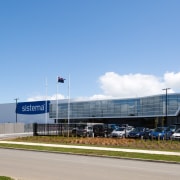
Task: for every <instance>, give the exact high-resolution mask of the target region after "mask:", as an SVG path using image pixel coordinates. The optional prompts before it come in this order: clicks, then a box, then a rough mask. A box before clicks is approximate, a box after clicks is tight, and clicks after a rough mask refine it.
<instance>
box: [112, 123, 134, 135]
mask: <svg viewBox="0 0 180 180" xmlns="http://www.w3.org/2000/svg"><path fill="white" fill-rule="evenodd" d="M132 130H133V127H132V126H128V127H119V128H117V129H115V130H113V131H112V133H111V137H119V138H124V137H128V134H129V132H130V131H132Z"/></svg>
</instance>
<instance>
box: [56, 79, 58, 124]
mask: <svg viewBox="0 0 180 180" xmlns="http://www.w3.org/2000/svg"><path fill="white" fill-rule="evenodd" d="M57 122H58V77H57V82H56V123H57Z"/></svg>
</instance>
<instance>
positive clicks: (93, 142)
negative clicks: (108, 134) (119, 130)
mask: <svg viewBox="0 0 180 180" xmlns="http://www.w3.org/2000/svg"><path fill="white" fill-rule="evenodd" d="M11 141H18V142H36V143H51V144H53V143H54V144H67V145H82V146H87V145H88V146H102V147H114V148H131V149H146V150H162V151H174V152H180V141H170V140H169V141H166V140H164V141H157V140H153V141H152V140H146V141H145V140H140V139H119V138H80V137H62V136H32V137H22V138H17V139H11ZM0 146H1V147H6V148H20V149H30V150H40V151H53V152H60V153H74V154H85V155H98V156H111V157H112V156H113V157H117V158H136V159H146V160H147V159H148V160H158V161H171V162H178V163H180V156H172V155H171V156H168V155H155V154H143V153H142V154H141V153H129V152H128V153H127V152H112V151H100V150H82V149H69V148H55V147H42V146H26V145H13V144H0Z"/></svg>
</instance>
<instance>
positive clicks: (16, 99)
mask: <svg viewBox="0 0 180 180" xmlns="http://www.w3.org/2000/svg"><path fill="white" fill-rule="evenodd" d="M18 99H19V98H15V99H14V100H15V101H16V123H17V101H18Z"/></svg>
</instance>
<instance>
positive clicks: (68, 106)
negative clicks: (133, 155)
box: [49, 93, 180, 127]
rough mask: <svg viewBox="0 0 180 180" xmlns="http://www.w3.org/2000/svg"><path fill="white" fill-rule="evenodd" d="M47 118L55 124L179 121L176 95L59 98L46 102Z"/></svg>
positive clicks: (179, 101) (149, 124)
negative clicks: (95, 98) (121, 97)
mask: <svg viewBox="0 0 180 180" xmlns="http://www.w3.org/2000/svg"><path fill="white" fill-rule="evenodd" d="M49 117H50V118H52V119H55V122H56V123H60V122H67V121H70V122H72V123H75V122H94V123H98V122H102V123H116V124H124V123H125V124H130V125H134V126H146V127H155V126H158V125H159V126H168V125H171V124H174V123H180V94H178V93H176V94H168V95H167V94H163V95H155V96H148V97H139V98H128V99H107V100H92V101H70V102H69V100H64V101H59V103H58V108H57V103H53V102H51V103H50V111H49Z"/></svg>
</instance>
